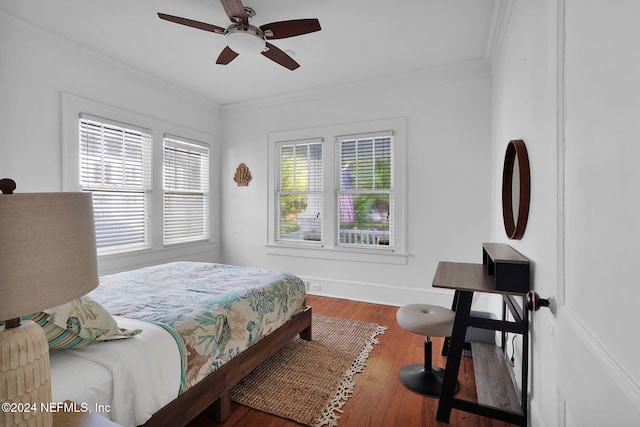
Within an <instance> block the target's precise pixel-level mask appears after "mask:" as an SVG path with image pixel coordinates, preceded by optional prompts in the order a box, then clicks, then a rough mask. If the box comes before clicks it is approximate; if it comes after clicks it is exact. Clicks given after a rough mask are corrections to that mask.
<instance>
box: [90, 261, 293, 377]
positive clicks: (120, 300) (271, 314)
mask: <svg viewBox="0 0 640 427" xmlns="http://www.w3.org/2000/svg"><path fill="white" fill-rule="evenodd" d="M90 295H91V296H92V297H93V298H95V299H96V300H97V301H98V302H100V303H101V304H102V305H103V306H104V307H106V308H107V310H108V311H109V312H110V313H111V314H112V315H117V316H123V317H128V318H132V319H139V320H146V321H151V322H155V323H160V324H163V325H166V326H168V327H170V328H171V329H173V330H174V331H175V332H176V333H177V335H178V336H179V337H180V338H181V339H182V341H183V344H184V348H185V350H186V351H185V356H186V372H185V387H184V390H186V389H188V388H189V387H191V386H193V385H194V384H196V383H197V382H198V381H200V380H201V379H202V378H204V377H205V376H206V375H208V374H209V373H210V372H213V371H215V370H216V369H218V368H219V367H220V366H222V365H223V364H224V363H226V362H227V361H229V360H230V359H232V358H233V357H235V356H236V355H238V354H240V352H242V351H243V350H245V349H246V348H248V347H250V346H252V345H253V344H255V343H256V342H258V341H259V340H260V339H261V338H262V337H264V336H266V335H268V334H270V333H271V332H273V331H274V330H276V329H277V328H278V327H280V326H282V325H283V324H284V323H286V322H287V321H288V320H289V319H290V318H291V317H293V316H295V315H296V314H298V313H300V312H301V311H302V310H304V307H305V305H306V291H305V286H304V283H303V282H302V280H301V279H300V278H298V277H296V276H294V275H292V274H288V273H282V272H277V271H272V270H262V269H256V268H248V267H238V266H232V265H224V264H209V263H196V262H174V263H169V264H163V265H157V266H151V267H145V268H141V269H138V270H133V271H127V272H123V273H117V274H112V275H108V276H102V277H101V278H100V285H99V286H98V288H96V289H95V290H94V291H93V292H91V294H90Z"/></svg>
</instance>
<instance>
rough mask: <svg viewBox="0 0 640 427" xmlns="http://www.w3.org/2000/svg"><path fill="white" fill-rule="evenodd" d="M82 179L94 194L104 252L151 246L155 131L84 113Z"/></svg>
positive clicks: (98, 239) (99, 240)
mask: <svg viewBox="0 0 640 427" xmlns="http://www.w3.org/2000/svg"><path fill="white" fill-rule="evenodd" d="M80 182H81V186H82V189H83V190H84V191H91V192H92V193H93V210H94V220H95V228H96V244H97V247H98V253H108V252H120V251H128V250H134V249H142V248H149V247H150V246H151V238H150V213H149V208H150V193H151V131H150V130H148V129H142V128H137V127H135V126H130V125H126V124H121V123H117V122H114V121H108V120H105V119H101V118H96V117H91V116H88V115H84V114H81V115H80Z"/></svg>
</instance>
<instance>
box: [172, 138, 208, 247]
mask: <svg viewBox="0 0 640 427" xmlns="http://www.w3.org/2000/svg"><path fill="white" fill-rule="evenodd" d="M162 159H163V183H164V184H163V189H164V196H163V218H164V221H163V224H164V225H163V241H164V244H165V245H171V244H176V243H186V242H194V241H203V240H207V239H209V223H210V221H209V146H208V145H206V144H203V143H198V142H194V141H188V140H185V139H184V138H177V137H172V136H168V135H165V137H164V144H163V156H162Z"/></svg>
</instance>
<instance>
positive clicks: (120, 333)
mask: <svg viewBox="0 0 640 427" xmlns="http://www.w3.org/2000/svg"><path fill="white" fill-rule="evenodd" d="M31 320H32V321H34V322H36V323H38V325H40V326H41V327H42V328H43V329H44V331H45V333H46V335H47V340H48V341H49V348H50V349H52V350H65V349H70V348H80V347H86V346H88V345H90V344H94V343H97V342H104V341H109V340H115V339H122V338H129V337H132V336H134V335H137V334H139V333H140V332H142V331H141V330H140V329H135V330H125V329H122V328H118V324H117V323H116V321H115V319H114V318H113V317H112V316H111V314H109V312H108V311H107V310H106V309H105V308H104V307H103V306H102V305H100V304H99V303H98V302H97V301H95V300H94V299H93V298H91V297H89V296H87V295H85V296H83V297H80V298H78V299H76V300H73V301H71V302H68V303H66V304H63V305H60V306H58V307H54V308H51V309H48V310H44V311H43V312H40V313H36V314H34V315H33V316H32V317H31Z"/></svg>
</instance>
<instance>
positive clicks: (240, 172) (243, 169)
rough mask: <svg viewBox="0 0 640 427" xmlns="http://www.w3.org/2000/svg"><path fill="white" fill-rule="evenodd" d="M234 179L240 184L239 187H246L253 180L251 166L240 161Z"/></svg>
mask: <svg viewBox="0 0 640 427" xmlns="http://www.w3.org/2000/svg"><path fill="white" fill-rule="evenodd" d="M233 180H234V181H235V182H236V183H237V184H238V187H246V186H248V185H249V181H251V171H249V167H247V165H245V164H244V163H240V164H239V165H238V167H237V168H236V174H235V175H234V176H233Z"/></svg>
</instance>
